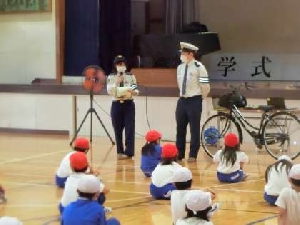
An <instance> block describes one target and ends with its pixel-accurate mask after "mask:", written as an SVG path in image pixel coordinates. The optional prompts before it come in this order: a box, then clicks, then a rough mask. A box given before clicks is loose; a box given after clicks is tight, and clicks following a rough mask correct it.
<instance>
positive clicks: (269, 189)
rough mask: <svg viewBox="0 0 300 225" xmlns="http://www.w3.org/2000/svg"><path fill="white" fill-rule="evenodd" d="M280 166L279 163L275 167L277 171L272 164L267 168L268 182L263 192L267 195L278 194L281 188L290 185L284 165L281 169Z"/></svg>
mask: <svg viewBox="0 0 300 225" xmlns="http://www.w3.org/2000/svg"><path fill="white" fill-rule="evenodd" d="M280 167H281V165H280V164H279V165H278V167H277V170H278V172H277V171H276V170H275V166H272V167H271V169H270V170H269V174H268V182H267V184H266V185H265V192H266V193H267V194H268V195H275V196H278V195H279V194H280V192H281V191H282V189H283V188H285V187H290V182H289V177H288V174H287V172H286V166H283V168H282V169H281V170H280ZM299 213H300V212H299Z"/></svg>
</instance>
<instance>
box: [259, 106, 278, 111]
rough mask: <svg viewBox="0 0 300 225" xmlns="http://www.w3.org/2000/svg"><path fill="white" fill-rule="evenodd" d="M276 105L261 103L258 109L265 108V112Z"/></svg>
mask: <svg viewBox="0 0 300 225" xmlns="http://www.w3.org/2000/svg"><path fill="white" fill-rule="evenodd" d="M274 108H275V107H274V106H273V105H259V106H258V107H257V109H259V110H263V111H265V112H268V111H271V110H273V109H274Z"/></svg>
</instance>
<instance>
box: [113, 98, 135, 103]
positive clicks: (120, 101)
mask: <svg viewBox="0 0 300 225" xmlns="http://www.w3.org/2000/svg"><path fill="white" fill-rule="evenodd" d="M113 102H118V103H129V102H133V99H126V100H121V99H120V100H113Z"/></svg>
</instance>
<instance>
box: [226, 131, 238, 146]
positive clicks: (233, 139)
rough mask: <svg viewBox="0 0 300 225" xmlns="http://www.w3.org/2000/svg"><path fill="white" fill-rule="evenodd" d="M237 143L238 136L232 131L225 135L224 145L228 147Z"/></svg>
mask: <svg viewBox="0 0 300 225" xmlns="http://www.w3.org/2000/svg"><path fill="white" fill-rule="evenodd" d="M238 143H239V138H238V137H237V136H236V135H235V134H234V133H228V134H226V135H225V145H226V146H228V147H231V148H233V147H235V146H236V145H237V144H238Z"/></svg>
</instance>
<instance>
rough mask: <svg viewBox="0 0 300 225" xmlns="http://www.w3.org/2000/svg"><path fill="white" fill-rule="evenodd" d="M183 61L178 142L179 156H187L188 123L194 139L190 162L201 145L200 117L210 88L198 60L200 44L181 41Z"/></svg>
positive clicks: (179, 76) (177, 108)
mask: <svg viewBox="0 0 300 225" xmlns="http://www.w3.org/2000/svg"><path fill="white" fill-rule="evenodd" d="M180 47H181V55H180V60H181V62H182V63H181V64H180V65H179V66H178V67H177V84H178V87H179V90H180V98H179V99H178V101H177V107H176V113H175V115H176V123H177V132H176V146H177V148H178V160H179V161H180V160H182V159H184V158H185V146H186V133H187V125H188V124H189V125H190V132H191V142H190V152H189V157H188V162H195V161H196V159H197V155H198V151H199V148H200V119H201V113H202V99H203V98H205V97H206V96H207V94H208V93H209V91H210V84H209V78H208V75H207V71H206V69H205V66H204V65H203V64H202V63H201V62H199V61H197V60H195V55H196V52H197V51H198V47H196V46H194V45H192V44H190V43H186V42H180Z"/></svg>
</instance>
